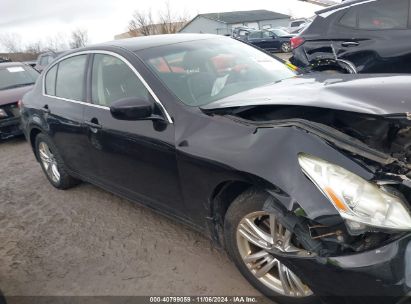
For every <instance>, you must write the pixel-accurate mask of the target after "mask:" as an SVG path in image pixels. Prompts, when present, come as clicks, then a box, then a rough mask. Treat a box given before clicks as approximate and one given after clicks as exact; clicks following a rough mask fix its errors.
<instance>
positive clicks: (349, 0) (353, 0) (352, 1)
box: [315, 0, 378, 15]
mask: <svg viewBox="0 0 411 304" xmlns="http://www.w3.org/2000/svg"><path fill="white" fill-rule="evenodd" d="M374 1H378V0H374ZM362 2H364V3H367V2H370V0H346V1H344V2H342V3H341V4H337V5H333V6H330V7H327V8H324V9H322V10H319V11H317V12H315V13H316V14H317V15H320V14H323V13H327V12H331V11H333V10H338V9H341V8H344V7H347V6H351V5H353V4H359V3H362Z"/></svg>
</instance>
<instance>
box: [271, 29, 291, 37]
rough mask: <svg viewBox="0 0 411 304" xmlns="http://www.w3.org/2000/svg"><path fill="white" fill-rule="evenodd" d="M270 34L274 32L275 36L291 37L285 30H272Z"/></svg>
mask: <svg viewBox="0 0 411 304" xmlns="http://www.w3.org/2000/svg"><path fill="white" fill-rule="evenodd" d="M270 32H273V33H274V34H276V35H277V36H280V37H281V36H288V35H290V33H288V32H286V31H284V30H280V29H274V30H270Z"/></svg>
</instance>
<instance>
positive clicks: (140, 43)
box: [91, 34, 230, 52]
mask: <svg viewBox="0 0 411 304" xmlns="http://www.w3.org/2000/svg"><path fill="white" fill-rule="evenodd" d="M213 38H214V39H216V38H220V39H224V38H226V39H230V38H227V37H224V36H220V35H211V34H167V35H153V36H143V37H135V38H128V39H121V40H113V41H108V42H104V43H100V44H96V45H93V46H91V47H92V48H98V47H104V46H116V47H121V48H125V49H128V50H130V51H133V52H135V51H139V50H143V49H148V48H153V47H159V46H164V45H170V44H176V43H182V42H189V41H196V40H205V39H213Z"/></svg>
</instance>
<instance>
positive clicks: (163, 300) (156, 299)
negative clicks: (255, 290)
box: [150, 296, 258, 303]
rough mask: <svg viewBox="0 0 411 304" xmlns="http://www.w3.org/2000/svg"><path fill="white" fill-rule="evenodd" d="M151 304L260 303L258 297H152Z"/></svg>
mask: <svg viewBox="0 0 411 304" xmlns="http://www.w3.org/2000/svg"><path fill="white" fill-rule="evenodd" d="M150 303H258V300H257V298H256V297H244V296H238V297H212V296H198V297H175V296H169V297H166V296H162V297H150Z"/></svg>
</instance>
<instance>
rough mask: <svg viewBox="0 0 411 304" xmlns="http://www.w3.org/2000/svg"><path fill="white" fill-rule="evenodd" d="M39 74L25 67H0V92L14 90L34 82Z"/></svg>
mask: <svg viewBox="0 0 411 304" xmlns="http://www.w3.org/2000/svg"><path fill="white" fill-rule="evenodd" d="M38 76H39V73H37V72H36V71H35V70H33V69H32V68H30V67H26V66H20V65H16V66H7V67H0V90H8V89H14V88H18V87H23V86H27V85H32V84H34V83H35V82H36V79H37V77H38Z"/></svg>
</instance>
